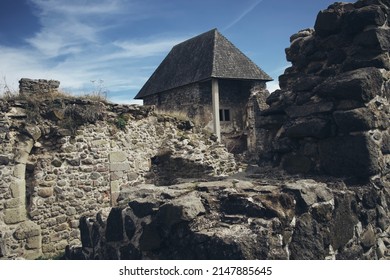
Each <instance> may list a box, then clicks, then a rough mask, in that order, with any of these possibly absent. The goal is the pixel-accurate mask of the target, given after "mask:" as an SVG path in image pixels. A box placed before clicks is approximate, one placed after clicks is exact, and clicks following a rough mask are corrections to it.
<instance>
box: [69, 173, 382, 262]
mask: <svg viewBox="0 0 390 280" xmlns="http://www.w3.org/2000/svg"><path fill="white" fill-rule="evenodd" d="M258 171H260V172H259V173H257V172H256V171H254V172H252V173H251V174H250V175H251V177H255V176H256V175H257V176H258V178H261V180H253V179H252V180H251V179H249V178H243V177H241V178H240V180H237V179H231V178H230V179H227V180H223V181H208V182H191V183H184V184H177V185H172V186H168V187H158V188H157V187H155V186H153V185H142V186H140V188H139V189H138V190H137V191H136V192H132V193H123V194H121V195H122V196H123V197H125V200H124V201H123V202H126V203H123V204H122V205H120V206H119V207H116V208H112V209H104V210H102V211H100V212H99V213H98V214H97V216H96V217H95V218H93V219H82V220H81V236H82V246H81V247H73V248H72V249H71V250H69V251H67V257H68V258H69V259H122V260H125V259H133V260H134V259H144V260H145V259H146V260H148V259H179V260H183V259H190V260H193V259H196V260H204V259H219V260H220V259H248V260H255V259H257V260H258V259H268V260H277V259H284V260H297V259H299V260H315V259H320V260H324V259H328V260H332V259H341V260H358V259H364V260H367V259H369V260H376V259H390V238H389V237H390V219H389V215H388V214H389V208H388V205H389V203H390V192H389V189H388V188H387V189H382V190H379V189H377V188H376V187H374V186H372V185H371V186H348V187H347V186H346V185H345V184H344V183H343V182H342V181H332V180H328V181H326V180H325V181H323V182H322V181H316V180H313V179H307V178H306V179H302V178H301V179H297V178H296V177H295V178H294V177H293V176H291V177H288V176H286V175H283V173H281V172H280V171H279V170H268V171H267V172H264V171H265V169H264V168H259V169H258ZM281 178H283V179H281ZM275 179H276V180H275Z"/></svg>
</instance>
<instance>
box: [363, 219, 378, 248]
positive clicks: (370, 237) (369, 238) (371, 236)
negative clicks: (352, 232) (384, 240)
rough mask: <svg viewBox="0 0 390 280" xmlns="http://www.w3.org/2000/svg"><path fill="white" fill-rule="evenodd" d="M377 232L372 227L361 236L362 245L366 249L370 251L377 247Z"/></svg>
mask: <svg viewBox="0 0 390 280" xmlns="http://www.w3.org/2000/svg"><path fill="white" fill-rule="evenodd" d="M375 241H376V238H375V232H374V229H373V227H372V226H371V225H369V226H368V227H367V229H366V230H365V231H364V232H363V234H362V236H361V244H362V246H363V247H364V248H365V249H369V248H371V247H372V246H374V245H375Z"/></svg>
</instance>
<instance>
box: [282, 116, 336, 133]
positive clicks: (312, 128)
mask: <svg viewBox="0 0 390 280" xmlns="http://www.w3.org/2000/svg"><path fill="white" fill-rule="evenodd" d="M285 129H286V135H287V136H288V137H290V138H304V137H315V138H325V137H328V136H330V133H331V127H330V123H329V121H327V120H324V119H321V118H304V119H297V120H295V121H293V122H292V123H291V124H289V125H287V126H286V127H285Z"/></svg>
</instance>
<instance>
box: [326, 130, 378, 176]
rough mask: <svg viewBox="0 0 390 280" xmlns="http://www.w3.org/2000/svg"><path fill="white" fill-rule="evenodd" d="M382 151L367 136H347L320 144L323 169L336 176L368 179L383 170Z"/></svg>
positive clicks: (333, 138) (332, 138)
mask: <svg viewBox="0 0 390 280" xmlns="http://www.w3.org/2000/svg"><path fill="white" fill-rule="evenodd" d="M380 157H381V155H380V150H379V149H378V146H377V144H376V143H375V142H374V141H373V140H372V138H371V137H369V136H368V135H366V134H360V135H353V136H352V135H346V136H337V137H331V138H327V139H323V140H321V141H320V142H319V158H320V165H321V169H322V170H323V171H324V172H326V173H327V174H330V175H334V176H356V177H361V178H364V177H367V176H372V175H374V174H377V173H378V172H380V170H381V166H380Z"/></svg>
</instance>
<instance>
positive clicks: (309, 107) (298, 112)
mask: <svg viewBox="0 0 390 280" xmlns="http://www.w3.org/2000/svg"><path fill="white" fill-rule="evenodd" d="M333 108H334V105H333V103H332V102H323V103H313V104H305V105H301V106H295V105H294V106H290V107H288V108H287V109H286V113H287V115H288V116H289V117H290V118H298V117H306V116H310V115H313V114H319V113H326V112H330V111H332V110H333Z"/></svg>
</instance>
